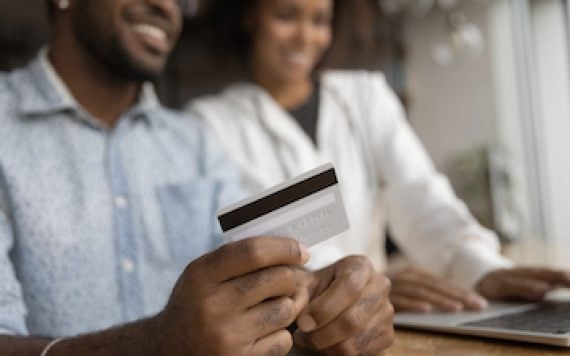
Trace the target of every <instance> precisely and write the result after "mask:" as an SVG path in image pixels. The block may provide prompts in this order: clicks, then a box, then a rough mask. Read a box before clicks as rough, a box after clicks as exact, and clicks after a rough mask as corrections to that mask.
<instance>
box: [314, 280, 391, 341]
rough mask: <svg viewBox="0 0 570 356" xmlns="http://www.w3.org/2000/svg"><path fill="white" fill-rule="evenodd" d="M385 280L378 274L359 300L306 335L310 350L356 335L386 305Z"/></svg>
mask: <svg viewBox="0 0 570 356" xmlns="http://www.w3.org/2000/svg"><path fill="white" fill-rule="evenodd" d="M386 287H387V280H386V278H385V277H384V276H382V275H380V274H378V275H377V276H376V277H375V278H374V279H373V280H371V282H370V283H369V284H368V285H367V286H366V288H365V289H364V291H363V292H362V295H361V297H360V299H359V300H358V301H357V302H356V303H354V305H352V306H351V307H349V308H347V309H346V310H344V311H343V312H342V313H341V314H340V315H339V316H338V317H336V318H335V319H334V320H332V321H331V322H329V323H328V324H326V325H324V326H322V327H320V328H319V329H317V330H315V331H313V332H310V333H308V334H306V337H307V338H308V339H309V342H310V344H311V346H312V348H315V349H318V350H321V349H325V348H328V347H330V346H332V345H334V344H337V343H339V342H341V341H343V340H345V339H347V338H348V337H350V336H352V335H354V334H356V333H358V332H359V331H361V329H362V328H363V327H364V326H365V325H367V324H368V322H369V320H370V319H371V318H372V317H374V315H375V314H377V313H378V312H379V309H381V307H382V304H389V303H387V300H386V298H387V295H386V291H385V290H386V289H387V288H386Z"/></svg>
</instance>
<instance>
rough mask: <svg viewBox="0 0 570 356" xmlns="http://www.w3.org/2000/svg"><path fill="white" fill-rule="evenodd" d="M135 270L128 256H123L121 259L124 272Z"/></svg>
mask: <svg viewBox="0 0 570 356" xmlns="http://www.w3.org/2000/svg"><path fill="white" fill-rule="evenodd" d="M134 270H135V262H134V261H133V260H131V259H130V258H125V259H124V260H123V271H125V272H126V273H132V272H134Z"/></svg>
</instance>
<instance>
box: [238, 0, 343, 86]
mask: <svg viewBox="0 0 570 356" xmlns="http://www.w3.org/2000/svg"><path fill="white" fill-rule="evenodd" d="M332 17H333V0H258V1H257V7H256V11H255V12H254V13H253V14H252V17H251V18H248V19H247V20H246V24H245V26H246V27H249V28H251V30H252V53H251V64H252V65H253V66H255V68H254V71H255V72H256V73H258V74H259V75H263V76H265V77H269V78H266V79H271V80H280V81H287V82H290V81H297V80H306V79H308V78H310V75H311V73H312V71H313V69H314V68H315V65H316V64H317V63H318V62H319V61H320V60H321V58H322V57H323V55H324V53H325V52H326V50H327V49H328V48H329V46H330V43H331V37H332V29H331V22H332Z"/></svg>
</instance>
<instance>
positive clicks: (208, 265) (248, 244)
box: [199, 237, 309, 282]
mask: <svg viewBox="0 0 570 356" xmlns="http://www.w3.org/2000/svg"><path fill="white" fill-rule="evenodd" d="M308 259H309V254H308V252H307V248H306V247H304V246H303V245H301V244H300V243H299V242H298V241H297V240H294V239H291V238H285V237H283V238H281V237H279V238H276V237H253V238H248V239H245V240H240V241H237V242H232V243H229V244H226V245H224V246H222V247H220V248H219V249H217V250H215V251H214V252H212V253H210V254H208V255H205V256H203V258H200V260H199V263H200V264H201V265H200V267H201V268H200V270H201V271H200V273H203V274H205V275H207V276H209V277H210V279H211V280H213V281H217V282H224V281H227V280H230V279H232V278H235V277H238V276H242V275H244V274H247V273H249V272H252V271H255V270H258V269H262V268H266V267H271V266H278V265H292V266H302V265H304V264H305V263H306V262H307V261H308Z"/></svg>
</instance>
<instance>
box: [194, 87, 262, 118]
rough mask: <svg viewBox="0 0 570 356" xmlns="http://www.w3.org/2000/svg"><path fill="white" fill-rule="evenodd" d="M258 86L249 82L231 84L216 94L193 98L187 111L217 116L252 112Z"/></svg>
mask: <svg viewBox="0 0 570 356" xmlns="http://www.w3.org/2000/svg"><path fill="white" fill-rule="evenodd" d="M255 95H257V88H255V86H254V85H252V84H250V83H247V82H238V83H234V84H230V85H228V86H227V87H225V88H224V89H222V90H221V91H220V92H218V93H216V94H210V95H204V96H199V97H196V98H193V99H191V100H190V101H189V102H188V103H187V104H186V106H185V109H186V110H187V111H190V112H193V113H198V114H199V116H210V115H213V114H215V116H219V115H225V114H229V113H232V114H233V115H235V114H239V113H251V111H252V110H253V109H254V107H253V106H254V100H253V99H254V97H255Z"/></svg>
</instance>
